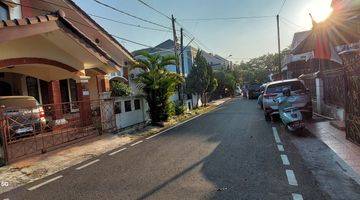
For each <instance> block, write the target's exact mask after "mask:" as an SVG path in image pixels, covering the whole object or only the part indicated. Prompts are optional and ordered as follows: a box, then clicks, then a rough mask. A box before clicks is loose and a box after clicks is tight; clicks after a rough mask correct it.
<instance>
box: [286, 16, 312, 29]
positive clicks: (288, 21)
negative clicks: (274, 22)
mask: <svg viewBox="0 0 360 200" xmlns="http://www.w3.org/2000/svg"><path fill="white" fill-rule="evenodd" d="M280 18H281V21H282V22H284V23H286V24H290V25H293V26H296V27H298V28H301V29H304V30H306V29H307V28H305V27H304V26H300V25H298V24H296V23H294V22H292V21H290V20H289V19H286V18H285V17H280Z"/></svg>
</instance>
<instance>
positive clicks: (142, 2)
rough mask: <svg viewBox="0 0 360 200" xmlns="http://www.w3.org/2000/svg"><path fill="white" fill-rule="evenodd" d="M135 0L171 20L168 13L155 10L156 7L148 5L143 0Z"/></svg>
mask: <svg viewBox="0 0 360 200" xmlns="http://www.w3.org/2000/svg"><path fill="white" fill-rule="evenodd" d="M137 1H138V2H140V3H141V4H143V5H145V6H146V7H148V8H150V9H151V10H154V11H155V12H157V13H159V14H160V15H162V16H164V17H166V18H168V19H170V20H171V17H169V16H168V15H166V14H164V13H163V12H161V11H159V10H157V9H156V8H154V7H152V6H150V5H149V4H147V3H145V2H144V1H143V0H137Z"/></svg>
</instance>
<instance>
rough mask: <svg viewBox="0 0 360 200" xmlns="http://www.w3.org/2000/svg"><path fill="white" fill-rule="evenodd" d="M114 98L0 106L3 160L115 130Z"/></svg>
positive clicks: (16, 158)
mask: <svg viewBox="0 0 360 200" xmlns="http://www.w3.org/2000/svg"><path fill="white" fill-rule="evenodd" d="M113 106H114V101H113V100H112V99H110V100H92V101H77V102H71V103H62V104H48V105H39V106H36V107H33V106H32V107H26V106H17V107H2V108H0V131H1V136H2V137H1V139H2V146H3V154H4V155H3V157H4V158H3V159H4V160H5V162H6V163H9V162H12V161H15V160H18V159H21V158H24V157H26V156H29V155H33V154H39V153H45V152H47V151H50V150H53V149H56V148H59V147H61V146H66V145H68V144H72V143H74V142H77V141H80V140H82V139H84V138H88V137H91V136H96V135H100V134H102V133H103V132H106V131H108V132H112V131H114V130H115V129H116V125H115V117H114V112H113Z"/></svg>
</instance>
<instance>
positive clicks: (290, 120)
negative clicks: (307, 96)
mask: <svg viewBox="0 0 360 200" xmlns="http://www.w3.org/2000/svg"><path fill="white" fill-rule="evenodd" d="M274 101H275V102H277V103H278V108H279V115H280V119H281V121H282V122H283V123H284V124H285V126H286V128H287V129H288V130H289V131H292V132H295V131H299V130H302V129H304V127H305V123H304V119H303V116H302V114H301V112H300V110H299V108H296V107H294V106H293V103H294V102H295V98H294V97H292V96H291V90H290V89H289V88H284V89H283V96H280V97H277V98H275V99H274Z"/></svg>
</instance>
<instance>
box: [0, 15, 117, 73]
mask: <svg viewBox="0 0 360 200" xmlns="http://www.w3.org/2000/svg"><path fill="white" fill-rule="evenodd" d="M46 22H53V23H52V24H49V23H46ZM20 29H22V31H19V30H20ZM57 29H66V32H70V33H72V34H74V35H76V36H77V37H78V38H80V40H81V41H80V42H81V44H82V45H83V46H84V47H86V48H88V49H89V48H90V49H92V50H93V51H95V52H96V53H97V54H98V55H99V56H100V57H101V58H105V60H106V61H107V63H106V64H107V65H109V66H111V67H113V68H115V69H116V70H119V69H120V65H119V64H118V63H116V62H115V61H114V60H113V59H112V58H111V57H110V56H109V55H108V54H107V53H106V52H105V51H103V50H102V49H101V48H99V47H98V46H97V45H96V44H95V43H94V42H93V41H92V40H91V39H90V38H88V37H87V36H86V35H85V34H84V33H82V32H81V31H80V30H78V29H77V28H76V27H75V26H73V25H72V23H71V22H70V21H69V20H68V19H66V17H65V13H64V12H63V11H61V10H59V11H58V12H56V13H53V14H48V15H40V16H36V17H27V18H21V19H14V20H0V43H2V42H6V41H10V40H14V39H19V38H23V37H27V36H32V35H37V34H42V33H46V32H50V31H54V30H57ZM100 60H104V59H100Z"/></svg>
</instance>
